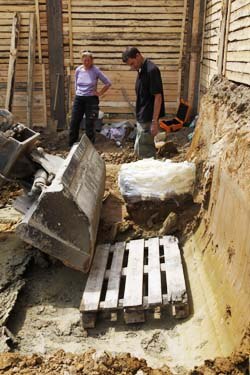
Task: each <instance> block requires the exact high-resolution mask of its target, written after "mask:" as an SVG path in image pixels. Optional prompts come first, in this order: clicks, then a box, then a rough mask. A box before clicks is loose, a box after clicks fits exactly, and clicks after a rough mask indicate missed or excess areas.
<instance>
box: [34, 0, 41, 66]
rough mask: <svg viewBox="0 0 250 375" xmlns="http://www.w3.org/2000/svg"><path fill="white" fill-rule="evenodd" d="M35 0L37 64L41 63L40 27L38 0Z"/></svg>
mask: <svg viewBox="0 0 250 375" xmlns="http://www.w3.org/2000/svg"><path fill="white" fill-rule="evenodd" d="M35 2H36V28H37V46H38V59H39V64H42V47H41V28H40V13H39V0H35Z"/></svg>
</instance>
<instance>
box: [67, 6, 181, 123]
mask: <svg viewBox="0 0 250 375" xmlns="http://www.w3.org/2000/svg"><path fill="white" fill-rule="evenodd" d="M185 3H186V1H185V0H168V1H166V0H158V1H152V0H136V1H135V0H132V1H131V0H130V1H129V0H101V1H100V0H71V1H69V0H64V1H63V5H64V10H65V11H64V32H65V65H66V66H70V65H71V67H73V68H74V69H75V68H76V67H77V66H78V65H79V64H80V63H81V59H80V51H81V50H91V51H92V52H93V53H94V56H95V64H96V65H97V66H98V67H100V68H101V69H102V71H103V72H104V73H105V74H106V75H107V76H108V77H109V78H110V79H111V81H112V87H111V89H110V90H109V91H108V92H107V93H106V94H105V96H104V97H103V98H102V101H101V108H102V110H103V111H104V112H105V113H106V114H109V118H110V119H116V118H118V117H120V118H128V117H132V114H131V109H130V108H129V105H128V102H127V98H126V97H124V91H125V93H126V94H127V97H128V98H129V100H130V101H132V102H134V101H135V91H134V83H135V78H136V73H135V72H132V71H129V68H128V67H127V66H126V65H125V64H123V63H122V60H121V54H122V51H123V50H124V49H125V48H126V47H127V46H136V47H138V48H139V49H140V51H141V52H142V54H143V55H144V56H145V57H148V58H150V59H152V60H153V61H154V62H155V63H156V64H157V65H158V66H159V68H160V69H161V72H162V78H163V84H164V94H165V100H166V109H167V111H168V112H170V113H174V112H175V110H176V106H177V102H178V98H179V96H180V90H181V58H182V51H183V34H184V27H185V12H186V6H185ZM70 35H72V44H70V39H71V38H70ZM74 69H71V79H72V81H71V82H72V85H71V88H72V92H71V97H73V95H74V92H73V90H74V84H73V80H74Z"/></svg>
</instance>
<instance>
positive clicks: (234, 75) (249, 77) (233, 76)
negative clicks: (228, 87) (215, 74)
mask: <svg viewBox="0 0 250 375" xmlns="http://www.w3.org/2000/svg"><path fill="white" fill-rule="evenodd" d="M225 75H226V77H227V78H228V79H230V80H231V81H235V82H240V83H245V84H247V85H250V74H247V73H241V72H232V71H230V70H228V69H227V70H226V73H225Z"/></svg>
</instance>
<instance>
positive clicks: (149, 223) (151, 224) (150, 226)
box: [147, 212, 159, 228]
mask: <svg viewBox="0 0 250 375" xmlns="http://www.w3.org/2000/svg"><path fill="white" fill-rule="evenodd" d="M158 216H159V212H156V213H154V214H153V215H152V216H150V218H149V219H148V221H147V226H148V227H149V228H152V226H153V225H154V222H155V219H157V218H158Z"/></svg>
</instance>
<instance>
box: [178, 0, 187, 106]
mask: <svg viewBox="0 0 250 375" xmlns="http://www.w3.org/2000/svg"><path fill="white" fill-rule="evenodd" d="M186 16H187V0H184V7H183V15H182V17H183V18H182V26H181V27H182V30H181V42H180V52H179V63H178V65H179V66H178V75H179V76H178V94H177V101H178V103H177V107H178V104H179V99H180V96H181V78H182V54H183V46H184V36H185V25H186Z"/></svg>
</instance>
